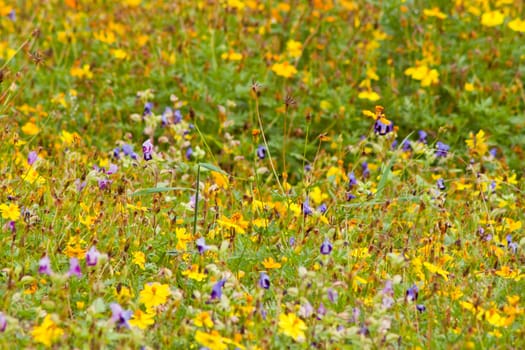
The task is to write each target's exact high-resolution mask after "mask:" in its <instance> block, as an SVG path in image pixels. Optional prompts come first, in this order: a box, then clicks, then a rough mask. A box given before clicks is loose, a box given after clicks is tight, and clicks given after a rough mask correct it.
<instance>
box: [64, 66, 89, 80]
mask: <svg viewBox="0 0 525 350" xmlns="http://www.w3.org/2000/svg"><path fill="white" fill-rule="evenodd" d="M69 73H70V74H71V76H73V77H76V78H80V79H82V78H87V79H91V78H93V72H91V69H90V68H89V64H85V65H83V66H82V68H81V67H78V66H77V67H72V68H71V70H70V71H69Z"/></svg>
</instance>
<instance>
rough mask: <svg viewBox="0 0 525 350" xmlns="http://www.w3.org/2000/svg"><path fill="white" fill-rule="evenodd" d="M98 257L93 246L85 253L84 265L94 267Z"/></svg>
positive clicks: (97, 252) (98, 254)
mask: <svg viewBox="0 0 525 350" xmlns="http://www.w3.org/2000/svg"><path fill="white" fill-rule="evenodd" d="M99 256H100V253H99V251H98V250H97V248H96V247H95V246H91V248H89V250H88V252H87V253H86V265H87V266H96V265H97V263H98V257H99Z"/></svg>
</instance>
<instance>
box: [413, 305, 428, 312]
mask: <svg viewBox="0 0 525 350" xmlns="http://www.w3.org/2000/svg"><path fill="white" fill-rule="evenodd" d="M416 309H417V311H419V312H424V311H426V310H427V308H426V307H425V305H423V304H417V305H416Z"/></svg>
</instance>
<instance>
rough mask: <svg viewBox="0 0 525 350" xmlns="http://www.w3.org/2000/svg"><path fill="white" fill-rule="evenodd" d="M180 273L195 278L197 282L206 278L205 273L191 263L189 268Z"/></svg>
mask: <svg viewBox="0 0 525 350" xmlns="http://www.w3.org/2000/svg"><path fill="white" fill-rule="evenodd" d="M182 275H183V276H187V277H188V278H190V279H192V280H195V281H197V282H201V281H203V280H204V279H206V274H205V273H202V272H200V270H199V266H198V265H196V264H193V265H191V267H190V268H189V269H187V270H185V271H183V272H182Z"/></svg>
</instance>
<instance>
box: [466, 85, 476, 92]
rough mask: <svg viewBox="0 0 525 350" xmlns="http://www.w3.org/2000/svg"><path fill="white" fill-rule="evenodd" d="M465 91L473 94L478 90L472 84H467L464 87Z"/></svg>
mask: <svg viewBox="0 0 525 350" xmlns="http://www.w3.org/2000/svg"><path fill="white" fill-rule="evenodd" d="M463 88H464V89H465V91H468V92H472V91H475V90H476V87H475V86H474V84H472V83H465V86H464V87H463Z"/></svg>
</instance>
